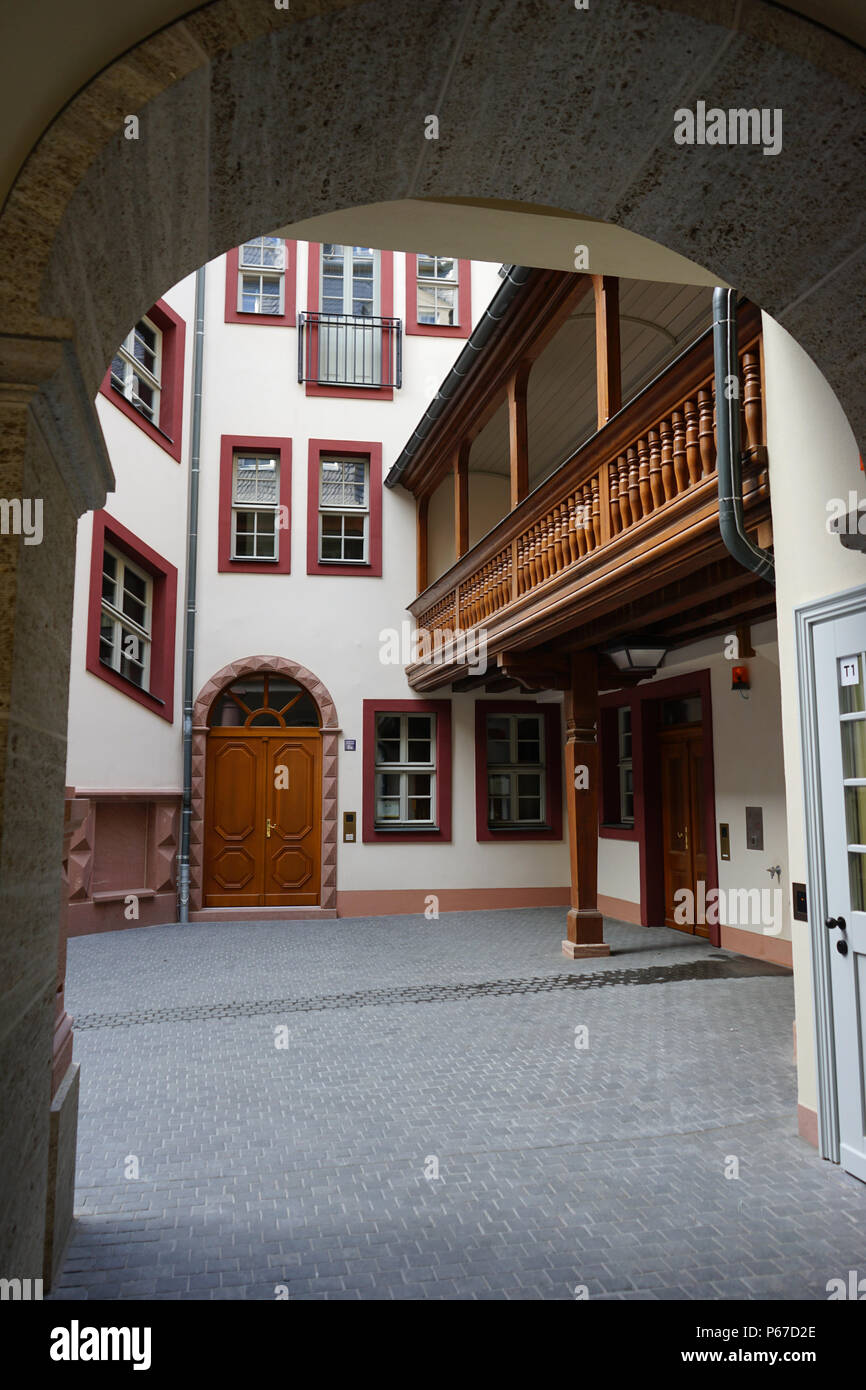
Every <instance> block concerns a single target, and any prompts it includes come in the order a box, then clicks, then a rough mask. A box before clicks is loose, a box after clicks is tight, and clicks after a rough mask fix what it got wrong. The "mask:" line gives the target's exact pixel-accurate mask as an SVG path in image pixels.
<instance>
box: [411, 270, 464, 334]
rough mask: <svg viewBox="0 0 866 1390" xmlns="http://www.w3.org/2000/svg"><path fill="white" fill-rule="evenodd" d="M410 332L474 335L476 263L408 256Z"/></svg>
mask: <svg viewBox="0 0 866 1390" xmlns="http://www.w3.org/2000/svg"><path fill="white" fill-rule="evenodd" d="M406 332H407V333H413V334H416V335H418V334H423V335H424V336H425V337H430V338H468V337H469V335H470V333H471V332H472V263H471V261H463V260H454V259H451V258H449V257H445V256H426V255H423V254H421V255H419V254H416V253H415V252H407V254H406Z"/></svg>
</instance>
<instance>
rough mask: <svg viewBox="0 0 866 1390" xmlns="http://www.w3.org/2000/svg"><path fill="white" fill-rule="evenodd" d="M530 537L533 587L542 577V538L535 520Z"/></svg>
mask: <svg viewBox="0 0 866 1390" xmlns="http://www.w3.org/2000/svg"><path fill="white" fill-rule="evenodd" d="M532 539H533V542H534V545H535V563H534V565H533V567H532V574H533V584H532V587H533V589H534V588H535V587H536V585H538V584H540V583H541V581H542V580H543V578H544V538H543V536H542V534H541V527H540V526H539V524H538V522H537V521H536V523H535V525H534V526H533V528H532Z"/></svg>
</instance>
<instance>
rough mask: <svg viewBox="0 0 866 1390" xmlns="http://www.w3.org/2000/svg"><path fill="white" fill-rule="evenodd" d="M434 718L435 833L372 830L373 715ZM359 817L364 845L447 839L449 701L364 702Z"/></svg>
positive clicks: (448, 817)
mask: <svg viewBox="0 0 866 1390" xmlns="http://www.w3.org/2000/svg"><path fill="white" fill-rule="evenodd" d="M403 713H408V714H435V715H436V818H437V820H438V822H439V824H438V826H437V828H436V829H435V830H429V829H427V830H379V829H377V828H376V715H377V714H403ZM362 757H363V775H364V791H363V815H362V821H363V824H362V828H361V837H362V842H363V843H364V844H365V845H371V844H397V845H400V844H403V845H405V844H415V845H424V844H432V843H437V842H441V843H445V842H447V841H449V840H450V839H451V701H450V700H365V701H364V714H363V755H362Z"/></svg>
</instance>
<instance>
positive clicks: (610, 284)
mask: <svg viewBox="0 0 866 1390" xmlns="http://www.w3.org/2000/svg"><path fill="white" fill-rule="evenodd" d="M592 286H593V290H594V291H595V372H596V383H597V388H598V428H599V429H601V428H602V426H603V425H606V424H607V422H608V420H609V419H610V417H611V416H612V415H615V414H616V412H617V411H618V410H619V409H620V408H621V407H622V369H621V363H620V348H619V280H618V279H617V277H616V276H615V275H593V277H592Z"/></svg>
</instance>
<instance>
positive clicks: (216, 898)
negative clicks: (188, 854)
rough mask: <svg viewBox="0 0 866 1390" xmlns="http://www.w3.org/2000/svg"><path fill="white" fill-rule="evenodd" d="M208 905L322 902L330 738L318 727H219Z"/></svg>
mask: <svg viewBox="0 0 866 1390" xmlns="http://www.w3.org/2000/svg"><path fill="white" fill-rule="evenodd" d="M206 779H207V780H206V819H205V837H204V844H205V874H204V905H205V907H308V906H315V905H316V904H317V903H318V902H319V894H320V885H321V855H322V811H321V790H322V740H321V735H320V733H319V731H318V729H312V728H307V729H284V730H280V731H279V732H276V733H275V732H274V731H273V730H268V731H267V732H266V731H265V730H264V729H261V730H259V729H249V728H247V729H243V730H242V731H238V730H236V729H229V728H220V729H211V731H210V733H209V734H208V745H207V769H206Z"/></svg>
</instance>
